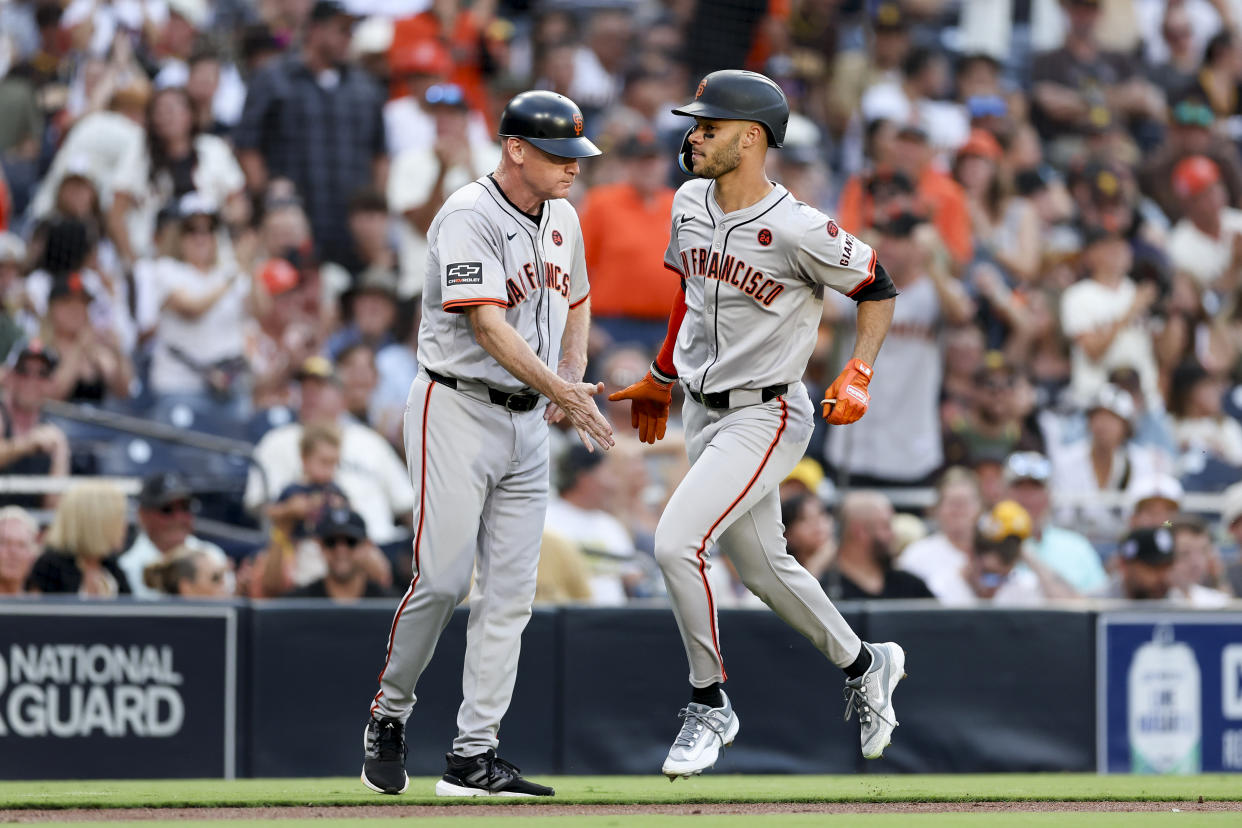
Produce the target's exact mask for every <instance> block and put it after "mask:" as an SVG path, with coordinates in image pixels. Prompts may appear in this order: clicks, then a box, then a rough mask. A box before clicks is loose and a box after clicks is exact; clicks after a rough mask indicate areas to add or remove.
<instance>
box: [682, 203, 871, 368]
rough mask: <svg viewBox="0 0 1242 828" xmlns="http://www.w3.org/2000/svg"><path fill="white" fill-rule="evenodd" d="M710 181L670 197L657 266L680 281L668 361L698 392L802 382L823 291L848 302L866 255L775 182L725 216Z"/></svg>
mask: <svg viewBox="0 0 1242 828" xmlns="http://www.w3.org/2000/svg"><path fill="white" fill-rule="evenodd" d="M715 187H716V183H715V181H712V180H706V179H696V180H694V181H689V182H687V183H686V184H683V185H682V187H681V189H679V190H678V191H677V196H676V197H675V198H674V199H673V212H672V226H671V230H670V238H669V244H668V250H666V251H665V253H664V263H665V265H666V266H667V267H669V268H670V269H672V270H674V271H676V272H678V273H680V274H681V275H682V276H684V277H686V279H685V285H686V318H685V321H684V322H682V325H681V331H680V332H679V334H678V337H677V350H676V351H675V352H674V355H673V362H674V364H675V365H676V366H677V373H678V375H679V376H680V377H681V380H682V382H684V383H685V384H686V387H687V388H692V389H694V390H695V391H698V392H699V393H712V392H716V391H726V390H729V389H731V388H766V387H767V386H770V385H777V384H779V383H795V382H798V381H799V380H801V379H802V373H803V372H804V371H805V370H806V363H807V360H808V359H810V357H811V351H812V350H813V349H814V348H815V335H816V334H815V332H816V330H817V329H818V327H819V322H820V319H821V316H822V309H823V301H824V288H825V287H828V288H832V289H834V290H837V291H840V292H841V293H844V294H846V295H849V296H852V295H853V294H855V293H857V292H858V291H859V290H861V289H863V288H864V287H866V286H867V285H869V284H870V283H871V282H872V281H873V280H874V279H875V264H876V261H875V253H874V251H872V249H871V248H870V247H868V246H867V245H866V244H865V243H863V242H862V241H860V240H859V239H857V238H855V237H854V236H852V235H850V234H849V233H847V232H845V231H844V230H843V229H841V228H840V227H839V226H837V223H836V222H834V221H833V220H832V219H830V218H829V217H828V216H826V215H824V214H823V213H821V212H820V211H819V210H816V209H815V208H814V207H811V206H809V205H807V204H803V203H802V202H800V201H798V200H796V199H795V198H794V197H793V196H792V195H790V194H789V191H788V190H786V189H785V188H784V187H782V186H781V185H779V184H777V185H776V187H775V188H774V189H773V190H772V192H770V193H769V194H768V195H767V196H766V197H764V198H763V199H761V200H760V201H759V202H758V203H756V204H754V205H752V206H750V207H747V208H746V209H745V210H738V211H735V212H732V213H728V214H725V213H724V212H723V211H722V210H721V209H720V206H719V205H718V204H717V203H716V199H715V197H714V191H715Z"/></svg>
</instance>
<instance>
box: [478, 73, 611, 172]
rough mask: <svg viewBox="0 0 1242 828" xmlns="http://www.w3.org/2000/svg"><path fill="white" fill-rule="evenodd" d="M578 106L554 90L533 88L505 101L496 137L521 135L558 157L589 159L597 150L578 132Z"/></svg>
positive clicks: (580, 125)
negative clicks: (498, 135) (505, 104)
mask: <svg viewBox="0 0 1242 828" xmlns="http://www.w3.org/2000/svg"><path fill="white" fill-rule="evenodd" d="M584 127H585V124H584V122H583V120H582V110H581V109H579V108H578V105H577V104H576V103H574V102H573V101H571V100H570V99H569V98H566V97H565V96H564V95H558V94H556V93H555V92H548V91H546V90H543V89H535V90H531V91H530V92H523V93H521V94H520V95H517V96H515V97H514V98H513V100H511V101H509V103H508V105H507V106H505V111H504V112H502V113H501V115H500V137H501V138H521V139H522V140H524V141H529V142H530V143H531V144H534V145H535V146H536V147H538V148H539V149H541V150H543V151H544V152H547V153H551V154H552V155H559V156H560V157H562V158H590V157H591V156H593V155H600V154H601V152H600V149H599V148H598V147H597V146H595V145H594V144H592V143H591V140H590V139H589V138H586V137H584V136H583V135H582V131H583V129H584Z"/></svg>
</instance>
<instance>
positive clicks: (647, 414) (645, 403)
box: [608, 371, 673, 445]
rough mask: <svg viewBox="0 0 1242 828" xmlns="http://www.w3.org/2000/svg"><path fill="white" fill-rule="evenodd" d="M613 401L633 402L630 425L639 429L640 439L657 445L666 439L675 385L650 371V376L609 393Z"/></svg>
mask: <svg viewBox="0 0 1242 828" xmlns="http://www.w3.org/2000/svg"><path fill="white" fill-rule="evenodd" d="M608 399H610V400H612V401H613V402H620V401H621V400H629V401H630V425H632V426H634V428H636V429H638V439H639V440H642V441H643V442H644V443H650V444H652V445H655V442H656V440H662V439H664V430H665V429H666V428H667V427H668V407H669V405H671V404H672V401H673V384H672V383H671V382H668V383H664V382H660V381H659V380H657V379H656V378H655V377H654V376H652V374H651V372H650V371H648V372H647V376H645V377H643V378H642V379H640V380H639V381H638V382H636V383H634V384H633V385H631V386H630V387H629V388H626V389H625V390H623V391H617V392H615V393H613V394H609V395H608Z"/></svg>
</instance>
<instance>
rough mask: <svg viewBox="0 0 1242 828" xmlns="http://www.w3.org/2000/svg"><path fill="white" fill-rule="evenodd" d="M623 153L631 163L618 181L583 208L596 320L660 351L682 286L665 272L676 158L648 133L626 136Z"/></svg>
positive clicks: (624, 338) (618, 337)
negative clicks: (671, 179) (672, 162)
mask: <svg viewBox="0 0 1242 828" xmlns="http://www.w3.org/2000/svg"><path fill="white" fill-rule="evenodd" d="M618 155H620V156H621V157H622V158H624V159H625V169H624V172H623V173H622V175H621V178H620V180H619V181H618V183H616V184H609V185H603V186H599V187H595V188H594V189H592V190H591V191H590V192H589V193H588V194H587V197H586V202H585V204H584V205H583V208H582V238H583V242H584V244H585V245H586V261H587V272H588V273H590V274H591V315H592V316H593V317H594V318H593V320H592V321H593V322H594V323H595V325H596V326H597V327H598V328H600V329H602V330H603V331H604V332H605V333H607V334H608V335H609V336H610V337H611V338H612V340H613V341H614V342H617V343H624V342H634V343H639V344H642V345H645V346H647V347H655V346H658V345H659V344H660V342H662V341H663V339H664V334H665V332H666V330H667V328H668V309H669V308H670V307H671V306H672V303H673V297H674V294H676V292H677V287H678V276H677V274H676V273H673V272H671V271H669V270H667V269H666V268H665V267H664V248H665V247H666V246H667V245H668V235H669V215H670V213H671V211H672V207H673V190H672V188H670V187H669V186H668V185H667V184H666V183H665V181H666V179H667V176H668V163H669V162H668V153H667V152H665V150H664V148H663V147H661V146H660V144H659V143H658V142H657V141H656V138H655V135H654V133H652V132H651V131H650V130H644V131H642V132H639V133H637V134H635V135H631V136H630V137H628V138H626V139H625V140H624V141H623V142H622V144H621V145H620V147H619V148H618Z"/></svg>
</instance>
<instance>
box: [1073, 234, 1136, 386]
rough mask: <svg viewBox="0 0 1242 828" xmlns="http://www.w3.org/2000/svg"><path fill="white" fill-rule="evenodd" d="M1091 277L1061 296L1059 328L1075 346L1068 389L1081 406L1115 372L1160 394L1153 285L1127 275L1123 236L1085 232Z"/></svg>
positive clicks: (1085, 256)
mask: <svg viewBox="0 0 1242 828" xmlns="http://www.w3.org/2000/svg"><path fill="white" fill-rule="evenodd" d="M1084 235H1085V238H1084V247H1083V259H1084V260H1085V262H1086V266H1087V271H1088V272H1087V278H1085V279H1083V280H1082V281H1080V282H1077V283H1076V284H1074V285H1071V286H1070V287H1069V288H1067V289H1066V290H1065V292H1064V293H1063V294H1061V327H1062V329H1063V331H1064V333H1065V336H1066V338H1068V339H1069V340H1070V341H1071V342H1072V343H1073V348H1072V350H1071V354H1070V360H1071V375H1070V390H1071V391H1072V393H1073V395H1074V397H1075V398H1076V399H1077V400H1078V401H1079V402H1080V403H1084V404H1085V403H1086V402H1087V401H1089V400H1091V399H1092V397H1094V396H1095V395H1096V394H1097V393H1098V392H1099V390H1100V388H1101V387H1102V386H1103V385H1105V384H1106V383H1107V381H1108V374H1109V372H1110V371H1112V370H1113V369H1115V368H1120V367H1123V366H1129V367H1132V368H1134V370H1135V371H1137V372H1138V375H1139V379H1140V381H1141V384H1142V388H1143V393H1144V394H1146V395H1147V396H1148V397H1154V396H1157V395H1158V394H1159V388H1158V384H1157V380H1158V376H1157V367H1156V357H1155V350H1154V348H1153V344H1152V335H1151V332H1150V331H1149V329H1148V314H1149V311H1150V309H1151V306H1152V303H1153V302H1155V300H1156V293H1157V291H1156V287H1155V286H1154V285H1153V284H1152V283H1151V282H1149V281H1144V282H1143V283H1142V284H1141V285H1136V284H1135V283H1134V282H1133V281H1132V280H1131V279H1130V277H1129V276H1128V274H1129V272H1130V267H1131V265H1132V263H1133V256H1132V254H1131V252H1130V245H1129V243H1128V242H1127V241H1126V240H1125V238H1124V237H1122V236H1121V234H1120V233H1119V232H1116V231H1113V230H1109V229H1105V228H1104V227H1100V226H1092V227H1088V228H1087V229H1086V231H1085V233H1084Z"/></svg>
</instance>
